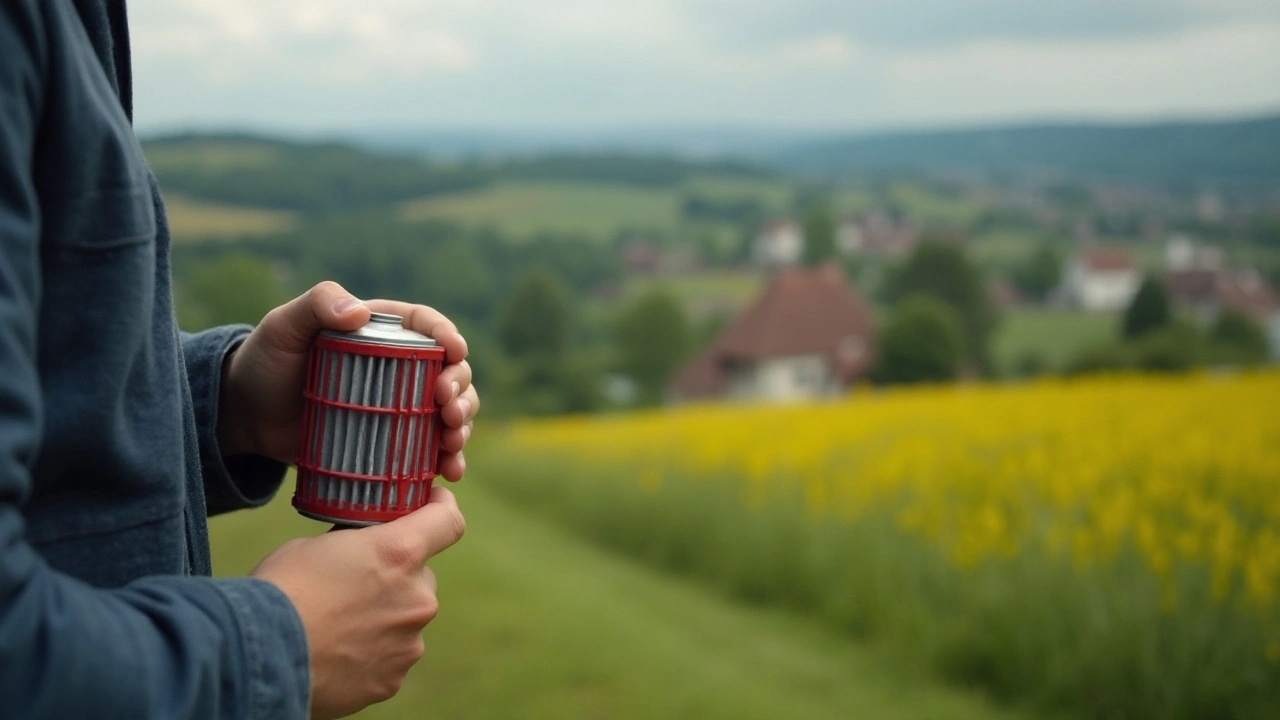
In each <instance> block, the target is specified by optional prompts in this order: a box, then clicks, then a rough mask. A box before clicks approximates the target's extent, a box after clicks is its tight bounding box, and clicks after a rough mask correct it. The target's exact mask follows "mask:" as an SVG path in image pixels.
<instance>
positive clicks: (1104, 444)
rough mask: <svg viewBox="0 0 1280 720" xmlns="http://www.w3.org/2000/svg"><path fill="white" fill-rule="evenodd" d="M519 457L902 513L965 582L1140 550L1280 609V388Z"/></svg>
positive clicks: (1214, 384) (763, 421) (824, 409)
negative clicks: (1015, 561)
mask: <svg viewBox="0 0 1280 720" xmlns="http://www.w3.org/2000/svg"><path fill="white" fill-rule="evenodd" d="M511 442H512V443H513V447H514V449H516V450H521V449H524V450H527V451H537V452H539V453H548V452H550V453H556V454H561V453H562V454H564V455H565V456H567V457H568V458H571V461H572V462H573V463H575V464H579V465H582V466H586V467H592V468H595V469H597V470H599V471H600V472H601V474H602V476H616V475H617V474H619V473H620V472H622V473H628V472H629V473H631V474H634V475H635V478H636V479H637V481H638V482H639V483H641V484H642V486H643V487H646V488H648V489H650V490H653V491H657V490H659V489H660V488H661V487H662V485H663V483H664V482H667V478H668V477H670V476H676V477H679V478H681V479H682V481H687V480H689V479H691V478H692V479H696V478H697V477H699V476H714V477H723V476H725V475H732V476H736V477H741V478H742V479H743V483H744V488H743V491H744V495H743V500H744V502H745V503H747V504H749V505H752V506H759V505H761V504H762V503H764V502H765V501H766V500H767V499H768V497H769V495H770V494H771V493H774V492H779V491H783V492H785V491H788V490H789V489H790V488H789V487H788V484H789V483H801V484H802V487H803V492H804V497H805V500H806V507H807V509H808V510H809V512H811V513H813V514H814V515H834V516H836V517H838V518H840V519H843V520H854V519H856V518H858V517H859V516H861V515H862V514H864V513H866V512H868V511H871V510H875V509H879V508H882V507H885V506H889V507H892V508H893V509H894V510H895V511H896V512H897V520H898V523H899V525H900V527H901V528H903V529H904V530H907V531H911V532H918V533H920V534H922V535H923V536H925V537H927V538H928V539H929V540H931V541H933V542H936V543H938V544H939V545H940V546H941V547H942V548H943V549H944V550H945V551H946V552H947V554H948V555H949V556H950V557H951V558H952V559H953V560H954V561H955V562H956V563H957V564H958V565H960V566H961V567H972V566H973V565H975V564H977V563H979V562H981V561H982V560H984V559H986V558H988V557H991V556H1012V555H1014V554H1016V553H1017V552H1018V551H1019V550H1020V549H1021V548H1022V547H1024V546H1025V545H1027V544H1028V543H1037V544H1043V545H1045V546H1047V547H1048V548H1049V549H1051V550H1052V551H1053V552H1055V553H1066V554H1068V555H1069V556H1070V557H1071V559H1072V560H1073V561H1074V562H1075V563H1076V564H1077V565H1078V566H1079V567H1080V568H1081V569H1087V568H1088V567H1090V566H1092V565H1094V564H1097V563H1107V562H1110V561H1112V560H1114V559H1115V558H1116V556H1117V555H1118V554H1119V553H1120V551H1121V550H1122V549H1123V548H1125V547H1126V544H1132V546H1134V547H1136V548H1137V550H1138V551H1139V552H1140V554H1141V556H1142V558H1143V559H1144V561H1145V562H1146V564H1147V567H1149V568H1150V569H1151V571H1152V572H1154V573H1155V574H1157V575H1158V576H1161V577H1163V578H1170V573H1171V570H1172V568H1173V565H1174V563H1175V562H1181V563H1187V564H1195V565H1203V566H1205V567H1207V568H1208V569H1209V570H1210V572H1211V577H1212V582H1213V588H1214V596H1215V597H1217V598H1219V599H1223V600H1225V599H1226V598H1227V597H1228V596H1230V595H1238V596H1239V597H1240V598H1241V599H1242V600H1244V601H1247V602H1249V603H1252V604H1254V605H1256V606H1259V607H1268V606H1271V605H1273V604H1274V603H1275V602H1276V601H1277V598H1278V597H1280V375H1277V374H1257V375H1247V376H1240V377H1231V378H1215V377H1210V376H1203V375H1202V376H1199V377H1195V378H1194V379H1173V380H1170V379H1148V378H1141V377H1119V378H1109V379H1101V380H1093V381H1088V382H1062V381H1047V382H1043V383H1039V384H1035V385H1032V386H1028V387H1013V388H1006V387H973V388H966V387H959V388H950V387H946V388H933V389H923V390H914V391H896V392H893V393H892V394H889V395H886V396H877V395H874V394H871V393H862V394H859V395H857V396H854V397H852V398H850V399H848V400H845V401H842V402H832V403H826V404H818V405H804V406H789V407H776V406H752V407H744V406H723V405H722V406H707V407H698V408H690V409H686V410H683V411H680V412H674V413H663V412H657V413H649V414H644V415H636V416H624V417H617V418H609V419H603V420H602V419H599V418H574V419H568V420H560V421H554V422H541V423H533V424H525V425H521V426H519V427H518V428H517V429H516V431H515V432H514V434H513V435H512V437H511ZM1169 588H1170V590H1171V591H1172V584H1170V585H1169Z"/></svg>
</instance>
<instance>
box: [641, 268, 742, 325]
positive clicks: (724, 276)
mask: <svg viewBox="0 0 1280 720" xmlns="http://www.w3.org/2000/svg"><path fill="white" fill-rule="evenodd" d="M764 282H765V276H764V275H763V274H762V273H759V272H756V271H753V270H724V271H708V272H701V273H694V274H689V275H674V276H670V277H652V276H638V277H632V278H630V279H628V280H627V282H626V284H625V285H624V287H623V292H622V298H621V300H622V301H623V302H627V301H630V300H634V299H635V298H637V297H639V296H640V295H642V294H643V293H645V292H648V291H649V290H652V289H655V288H658V289H661V290H664V291H666V292H669V293H671V295H672V296H673V297H675V298H676V299H677V300H679V301H680V302H681V303H682V304H683V305H684V306H685V308H686V310H688V312H689V313H690V314H691V315H693V316H695V317H706V316H708V315H712V314H715V313H719V312H729V313H735V312H736V311H737V310H739V309H741V308H742V307H743V306H744V305H746V304H747V303H749V302H751V300H753V299H754V298H755V297H756V296H757V295H758V294H759V293H760V290H761V288H762V287H763V286H764Z"/></svg>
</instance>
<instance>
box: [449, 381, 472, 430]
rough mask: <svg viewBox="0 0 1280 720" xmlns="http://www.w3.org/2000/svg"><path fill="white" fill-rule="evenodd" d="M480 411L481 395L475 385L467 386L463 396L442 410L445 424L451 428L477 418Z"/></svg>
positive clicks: (458, 426) (459, 426)
mask: <svg viewBox="0 0 1280 720" xmlns="http://www.w3.org/2000/svg"><path fill="white" fill-rule="evenodd" d="M479 411H480V395H479V394H478V393H477V392H476V389H475V388H473V387H469V388H467V389H466V390H465V391H464V392H463V393H462V395H461V396H459V397H458V398H457V399H456V400H454V401H453V402H450V403H449V404H447V405H445V406H444V407H443V408H441V410H440V417H442V418H444V424H445V425H446V426H447V427H451V428H461V427H462V426H463V425H466V424H467V423H469V422H471V421H472V420H474V419H475V417H476V413H477V412H479Z"/></svg>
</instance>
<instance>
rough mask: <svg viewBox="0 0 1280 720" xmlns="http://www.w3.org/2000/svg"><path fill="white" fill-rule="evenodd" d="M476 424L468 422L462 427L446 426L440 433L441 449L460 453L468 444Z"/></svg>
mask: <svg viewBox="0 0 1280 720" xmlns="http://www.w3.org/2000/svg"><path fill="white" fill-rule="evenodd" d="M474 427H475V426H474V425H473V424H472V423H467V424H466V425H463V426H462V427H460V428H446V429H445V431H444V432H442V433H440V449H441V450H443V451H444V452H447V453H459V452H462V450H463V448H465V447H466V446H467V441H468V440H470V439H471V432H472V429H473V428H474Z"/></svg>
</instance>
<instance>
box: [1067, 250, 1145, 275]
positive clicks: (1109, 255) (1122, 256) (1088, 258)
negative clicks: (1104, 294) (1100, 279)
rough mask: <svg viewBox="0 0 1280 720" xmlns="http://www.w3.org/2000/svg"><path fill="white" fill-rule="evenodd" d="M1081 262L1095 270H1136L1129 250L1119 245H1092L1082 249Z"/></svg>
mask: <svg viewBox="0 0 1280 720" xmlns="http://www.w3.org/2000/svg"><path fill="white" fill-rule="evenodd" d="M1080 262H1081V263H1083V264H1084V266H1085V267H1086V268H1088V269H1089V270H1092V271H1093V272H1119V271H1122V270H1136V269H1137V267H1138V266H1137V265H1136V264H1134V262H1133V257H1131V256H1130V255H1129V251H1128V250H1125V249H1124V248H1119V247H1091V248H1085V249H1084V250H1081V251H1080Z"/></svg>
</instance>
